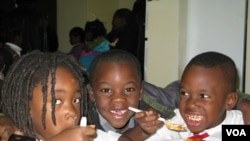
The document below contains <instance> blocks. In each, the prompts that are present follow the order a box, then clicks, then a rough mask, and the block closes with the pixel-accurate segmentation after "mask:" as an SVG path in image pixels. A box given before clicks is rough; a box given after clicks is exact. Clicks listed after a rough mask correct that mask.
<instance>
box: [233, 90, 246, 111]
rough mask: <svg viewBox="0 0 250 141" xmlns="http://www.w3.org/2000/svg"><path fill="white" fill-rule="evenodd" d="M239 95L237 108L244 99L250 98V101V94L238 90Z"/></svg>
mask: <svg viewBox="0 0 250 141" xmlns="http://www.w3.org/2000/svg"><path fill="white" fill-rule="evenodd" d="M237 93H238V95H239V97H238V101H237V105H236V107H235V108H234V109H237V107H238V105H239V103H240V102H241V101H242V100H249V101H250V94H246V93H243V92H241V91H238V92H237Z"/></svg>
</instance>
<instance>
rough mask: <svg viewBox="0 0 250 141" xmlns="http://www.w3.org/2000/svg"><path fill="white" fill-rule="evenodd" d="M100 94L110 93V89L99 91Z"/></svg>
mask: <svg viewBox="0 0 250 141" xmlns="http://www.w3.org/2000/svg"><path fill="white" fill-rule="evenodd" d="M101 92H102V93H111V90H110V89H106V88H105V89H101Z"/></svg>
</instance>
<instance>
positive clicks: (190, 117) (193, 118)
mask: <svg viewBox="0 0 250 141" xmlns="http://www.w3.org/2000/svg"><path fill="white" fill-rule="evenodd" d="M188 119H190V120H194V121H200V120H201V119H202V116H198V115H188Z"/></svg>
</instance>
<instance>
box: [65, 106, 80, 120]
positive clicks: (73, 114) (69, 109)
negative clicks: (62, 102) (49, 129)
mask: <svg viewBox="0 0 250 141" xmlns="http://www.w3.org/2000/svg"><path fill="white" fill-rule="evenodd" d="M77 110H79V111H80V109H79V108H77V107H76V106H75V105H74V104H73V103H69V104H67V106H65V112H66V118H67V119H77V115H78V114H77V113H79V111H77Z"/></svg>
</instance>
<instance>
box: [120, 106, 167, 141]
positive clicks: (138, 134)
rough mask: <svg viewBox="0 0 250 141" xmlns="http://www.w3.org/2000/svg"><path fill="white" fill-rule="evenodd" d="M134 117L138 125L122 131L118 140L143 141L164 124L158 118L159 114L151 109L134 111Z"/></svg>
mask: <svg viewBox="0 0 250 141" xmlns="http://www.w3.org/2000/svg"><path fill="white" fill-rule="evenodd" d="M135 118H136V120H137V122H138V125H136V126H135V127H134V128H132V129H130V130H128V131H126V132H125V133H123V135H122V136H121V137H120V138H119V141H143V140H145V139H146V138H148V137H149V136H150V135H152V134H154V133H155V132H156V131H157V129H158V128H160V127H161V126H162V125H163V124H164V123H163V122H162V121H160V120H158V118H159V114H158V113H156V112H155V111H153V110H148V111H143V112H139V113H136V114H135Z"/></svg>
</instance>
